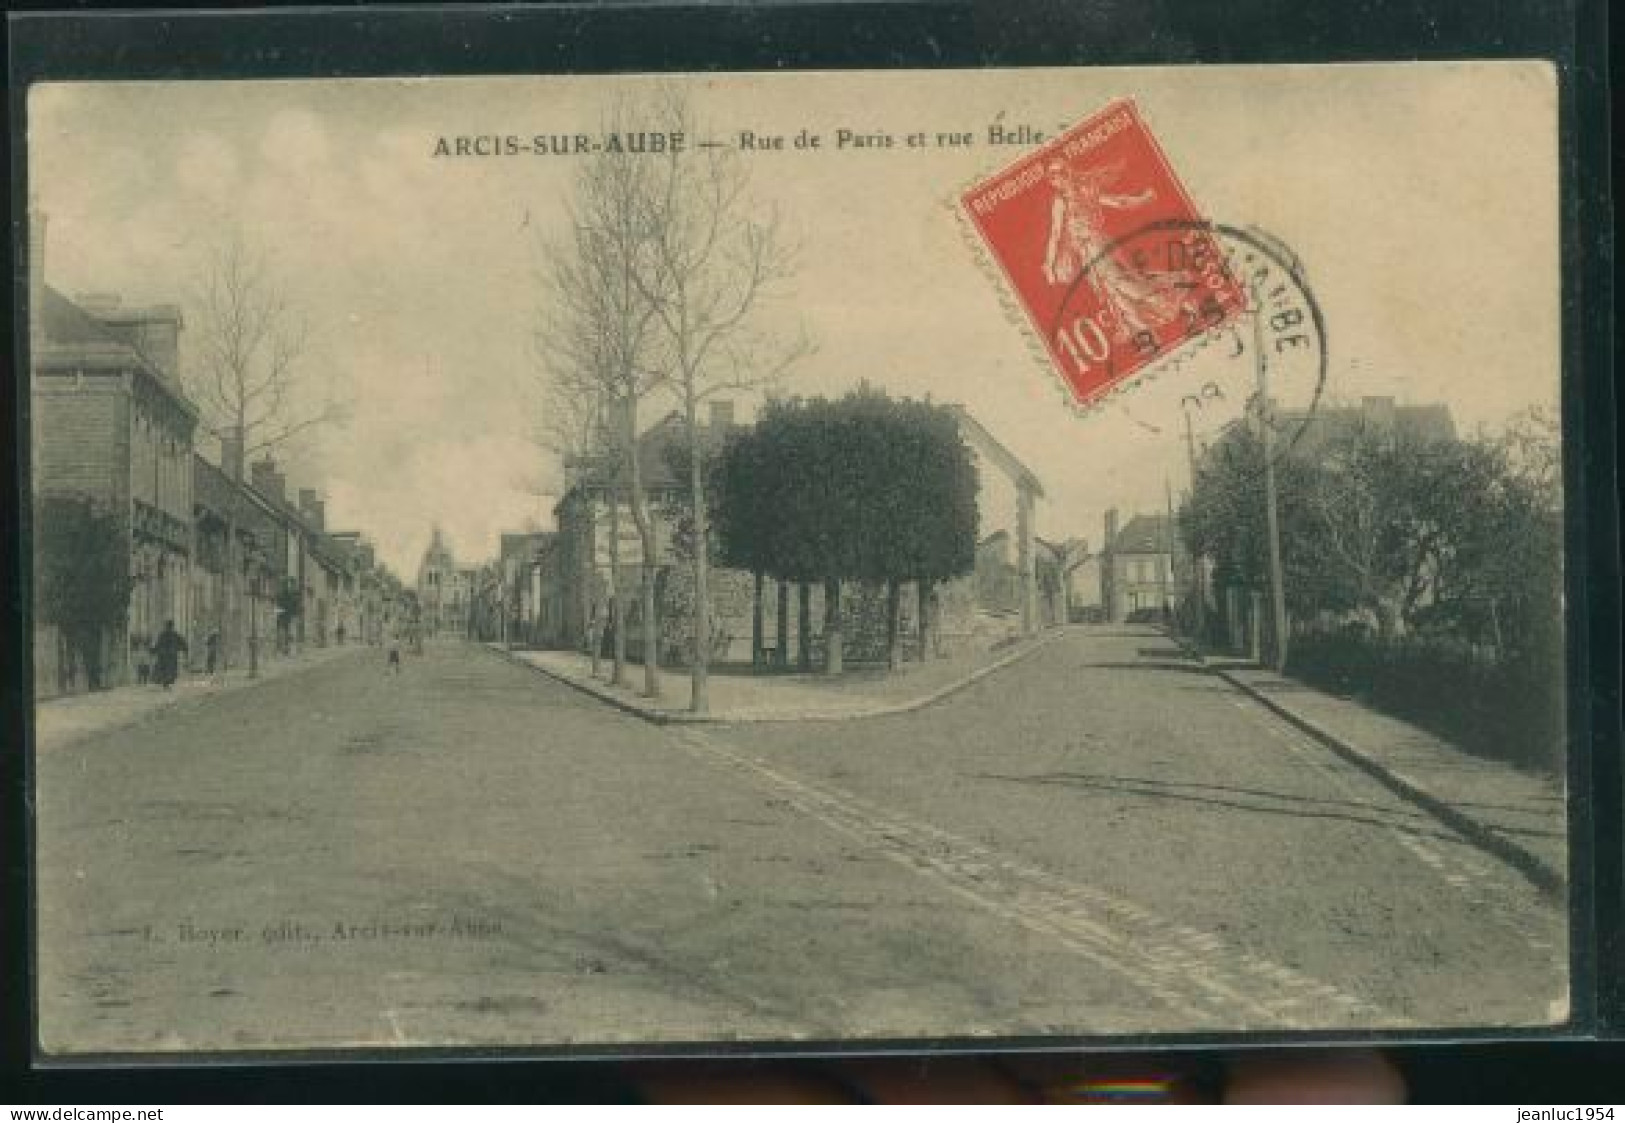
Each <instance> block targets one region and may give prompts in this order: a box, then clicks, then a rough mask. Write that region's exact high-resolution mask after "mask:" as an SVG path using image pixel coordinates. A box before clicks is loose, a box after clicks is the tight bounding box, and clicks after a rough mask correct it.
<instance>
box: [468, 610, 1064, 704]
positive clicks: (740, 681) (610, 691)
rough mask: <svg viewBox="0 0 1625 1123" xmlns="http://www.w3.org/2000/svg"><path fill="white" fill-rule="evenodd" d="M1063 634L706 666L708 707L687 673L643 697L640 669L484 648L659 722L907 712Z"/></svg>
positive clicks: (665, 679) (573, 656) (671, 676)
mask: <svg viewBox="0 0 1625 1123" xmlns="http://www.w3.org/2000/svg"><path fill="white" fill-rule="evenodd" d="M1062 633H1063V629H1060V628H1053V629H1050V630H1049V631H1046V632H1040V633H1039V634H1038V635H1036V636H1032V637H1029V638H1027V639H1023V640H1018V641H1016V642H1015V643H1012V644H1009V645H1007V646H1004V647H1000V648H996V649H993V650H989V651H976V652H967V653H965V654H962V655H956V656H951V657H948V658H944V659H933V660H932V661H930V662H928V663H905V664H904V665H903V666H902V667H901V668H899V669H898V670H896V671H893V672H887V671H885V670H884V669H881V668H868V667H864V668H859V669H855V670H849V671H847V672H846V673H845V674H842V675H841V676H839V677H838V678H833V679H831V678H827V677H825V676H824V675H821V674H817V673H812V674H802V673H789V672H772V673H767V674H752V673H750V671H749V670H748V669H741V670H737V671H736V670H734V669H733V668H728V669H727V670H723V671H718V670H713V671H712V673H711V678H710V701H711V712H710V713H709V714H706V715H704V716H700V715H696V714H691V713H689V712H688V697H689V689H688V672H687V671H675V670H663V671H662V672H661V675H660V677H661V685H662V689H663V694H662V696H661V697H660V698H658V699H652V700H651V699H648V698H645V697H643V696H642V695H641V694H640V693H639V692H638V691H639V688H640V687H641V686H642V683H643V668H642V666H640V665H638V664H635V663H628V664H627V668H626V670H627V674H626V678H627V683H628V685H627V686H625V687H614V686H611V685H609V683H608V682H606V681H604V678H605V677H607V676H608V674H609V660H607V659H606V660H604V662H603V671H602V676H603V677H600V678H594V677H593V676H592V662H591V660H590V659H588V657H587V656H585V655H582V654H580V653H578V652H574V651H509V650H506V649H505V648H503V647H502V646H501V645H499V644H489V645H487V646H488V647H490V649H491V650H493V651H495V652H496V653H498V654H499V655H503V656H505V657H506V658H509V659H512V660H514V661H515V662H518V663H523V664H524V665H525V666H528V667H531V668H533V669H535V670H537V671H540V672H541V673H542V674H545V675H548V676H549V677H551V678H554V679H557V680H558V681H560V682H562V683H565V684H566V685H568V686H573V687H575V688H576V689H577V690H581V691H584V692H586V693H588V694H591V695H593V696H594V697H595V698H598V699H600V700H602V701H604V702H607V703H609V704H610V705H612V706H615V707H616V708H617V709H621V710H625V711H626V712H628V713H632V714H636V715H637V716H639V717H642V718H645V719H647V720H649V721H654V722H658V723H679V722H696V723H704V722H715V723H736V722H738V723H745V722H776V721H850V720H852V719H855V718H868V717H883V716H885V715H887V714H900V713H908V712H909V711H911V710H917V709H920V708H921V707H922V706H928V705H930V704H931V703H933V702H936V701H938V700H940V699H942V698H946V697H947V696H948V695H950V694H954V693H956V692H958V691H959V690H962V689H964V688H965V687H967V686H969V685H970V684H971V683H973V682H976V681H978V680H980V679H981V678H983V677H984V676H986V675H989V674H992V673H993V672H994V671H997V670H999V669H1000V668H1002V667H1007V666H1009V665H1010V664H1012V663H1015V662H1017V661H1019V660H1021V659H1024V658H1026V657H1027V656H1028V655H1031V654H1033V653H1034V652H1036V651H1039V650H1040V649H1042V648H1043V647H1044V646H1045V645H1046V644H1048V643H1050V642H1051V641H1053V640H1054V639H1056V638H1057V637H1059V636H1060V635H1061V634H1062Z"/></svg>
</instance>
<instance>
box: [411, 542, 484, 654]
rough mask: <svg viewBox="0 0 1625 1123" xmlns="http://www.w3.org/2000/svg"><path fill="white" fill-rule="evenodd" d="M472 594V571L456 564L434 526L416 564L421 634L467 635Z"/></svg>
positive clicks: (454, 558)
mask: <svg viewBox="0 0 1625 1123" xmlns="http://www.w3.org/2000/svg"><path fill="white" fill-rule="evenodd" d="M472 594H473V581H472V576H471V571H467V570H464V569H461V568H459V567H458V565H457V559H456V557H455V556H454V555H453V554H452V552H451V546H450V545H449V544H448V543H447V542H446V539H445V535H443V534H442V533H441V531H440V528H439V527H438V526H437V527H435V528H434V534H433V536H432V538H431V539H430V541H429V547H428V549H426V550H425V551H424V552H423V560H422V561H421V562H420V563H419V564H418V577H417V602H418V611H419V614H420V615H419V627H421V629H422V631H423V635H424V637H425V638H427V637H431V636H456V637H459V638H461V637H464V636H466V635H467V634H468V613H469V600H470V597H471V596H472Z"/></svg>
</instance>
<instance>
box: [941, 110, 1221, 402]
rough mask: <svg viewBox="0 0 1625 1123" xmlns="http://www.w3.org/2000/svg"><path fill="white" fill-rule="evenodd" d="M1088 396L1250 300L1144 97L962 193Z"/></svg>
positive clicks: (1080, 392) (1058, 360)
mask: <svg viewBox="0 0 1625 1123" xmlns="http://www.w3.org/2000/svg"><path fill="white" fill-rule="evenodd" d="M960 202H961V205H962V206H963V207H964V209H965V213H966V214H967V215H968V217H969V218H970V221H971V223H972V224H973V225H974V226H975V228H976V230H977V231H978V233H979V234H980V235H981V237H982V239H983V241H984V242H985V243H986V245H987V248H988V249H989V251H991V253H992V255H993V257H994V259H995V260H996V261H997V262H998V263H999V266H1000V267H1001V268H1002V269H1003V271H1004V276H1005V279H1006V280H1007V281H1008V282H1009V284H1010V286H1011V288H1012V289H1013V290H1014V295H1015V296H1016V298H1017V299H1018V300H1019V301H1020V303H1021V305H1022V307H1023V308H1024V309H1025V310H1026V313H1027V315H1028V317H1029V318H1030V319H1031V321H1032V325H1033V327H1034V328H1035V329H1036V330H1037V332H1038V334H1039V335H1040V336H1041V337H1042V338H1043V340H1044V343H1045V346H1046V347H1047V348H1048V350H1049V354H1050V358H1051V360H1052V361H1053V363H1054V364H1055V367H1056V369H1057V370H1058V371H1059V372H1060V375H1061V378H1062V379H1063V380H1064V381H1065V383H1066V385H1067V386H1068V388H1069V389H1070V390H1071V393H1072V395H1073V398H1074V400H1075V401H1076V402H1077V403H1079V404H1080V405H1086V404H1090V403H1093V402H1095V401H1097V400H1099V399H1100V398H1101V397H1103V396H1104V395H1105V394H1106V393H1108V392H1109V391H1110V390H1111V389H1112V388H1113V387H1115V386H1118V385H1120V384H1122V383H1123V382H1124V381H1125V380H1127V379H1128V378H1131V377H1132V376H1133V375H1135V374H1136V373H1138V372H1139V371H1141V370H1143V369H1145V367H1146V366H1148V365H1149V364H1151V363H1153V362H1155V361H1156V360H1157V359H1158V357H1160V356H1163V355H1167V354H1169V353H1170V352H1172V351H1173V350H1175V349H1177V348H1178V347H1180V345H1181V344H1183V343H1185V341H1187V340H1189V339H1191V338H1192V337H1194V336H1197V335H1200V334H1202V333H1203V332H1205V331H1207V330H1209V329H1211V328H1215V327H1218V326H1220V325H1221V324H1224V323H1225V322H1227V321H1228V320H1230V319H1231V318H1232V317H1233V316H1235V315H1236V314H1237V313H1239V312H1241V311H1242V310H1243V309H1244V308H1245V307H1246V298H1245V296H1244V295H1243V292H1242V289H1241V287H1240V285H1239V284H1237V282H1236V280H1235V278H1234V276H1232V274H1231V272H1230V271H1229V269H1228V268H1227V267H1226V265H1225V261H1224V257H1223V254H1222V252H1221V251H1220V248H1219V245H1218V242H1217V240H1216V239H1215V238H1214V237H1213V235H1212V232H1211V231H1210V230H1209V229H1208V227H1207V225H1206V223H1205V222H1204V221H1203V220H1202V218H1201V217H1200V215H1198V213H1197V211H1196V207H1195V205H1194V204H1193V203H1192V202H1191V199H1190V196H1189V195H1188V194H1186V192H1185V188H1184V187H1183V186H1182V185H1181V184H1180V182H1179V180H1178V178H1177V177H1176V176H1175V175H1174V172H1173V169H1172V168H1171V167H1169V165H1168V160H1167V158H1166V157H1165V156H1164V155H1163V153H1162V149H1161V148H1160V147H1159V146H1158V144H1157V142H1156V140H1155V138H1153V137H1152V135H1151V132H1150V130H1149V129H1147V128H1146V126H1145V122H1144V121H1143V120H1142V119H1141V117H1140V113H1139V110H1138V109H1137V108H1136V107H1135V105H1134V103H1133V102H1132V101H1128V100H1123V101H1115V102H1112V103H1111V104H1110V105H1108V106H1106V107H1105V108H1104V109H1102V110H1101V111H1100V112H1099V113H1096V114H1095V115H1094V116H1092V117H1090V118H1088V119H1087V120H1085V121H1083V122H1081V123H1080V124H1078V125H1076V126H1075V127H1073V128H1071V129H1069V130H1068V131H1066V132H1064V133H1062V134H1061V135H1060V136H1058V137H1056V138H1055V139H1054V140H1052V141H1050V142H1048V143H1046V144H1045V145H1043V146H1042V147H1040V148H1038V149H1037V150H1035V151H1033V152H1031V153H1029V154H1028V155H1026V156H1025V157H1023V158H1022V159H1020V160H1018V161H1016V162H1015V163H1014V164H1012V165H1011V166H1009V167H1008V168H1005V169H1004V170H1003V171H1002V172H1000V173H998V174H997V175H995V176H992V177H991V178H989V179H987V180H984V181H983V182H981V183H979V184H976V185H975V186H974V187H972V188H970V189H969V190H968V191H966V192H965V193H964V195H963V196H961V199H960Z"/></svg>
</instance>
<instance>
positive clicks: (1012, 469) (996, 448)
mask: <svg viewBox="0 0 1625 1123" xmlns="http://www.w3.org/2000/svg"><path fill="white" fill-rule="evenodd" d="M948 408H949V409H950V410H952V411H953V414H954V417H955V418H956V419H957V420H958V421H959V428H960V431H961V432H963V433H964V434H965V439H966V440H968V441H970V443H971V444H972V445H973V446H975V447H976V448H977V449H978V450H979V451H980V452H981V453H982V455H984V456H986V457H987V458H988V459H989V460H991V461H993V463H994V464H996V465H998V467H999V468H1000V469H1001V470H1002V471H1003V472H1004V474H1005V475H1007V476H1009V477H1010V479H1011V480H1012V481H1014V482H1015V483H1016V484H1017V485H1018V486H1019V487H1022V488H1025V489H1026V490H1027V491H1030V492H1032V493H1033V495H1034V496H1035V497H1036V498H1039V499H1042V498H1043V497H1044V485H1043V484H1042V483H1040V482H1039V480H1038V477H1037V476H1035V475H1034V474H1033V471H1032V469H1031V468H1029V467H1027V465H1025V464H1023V463H1022V462H1021V459H1020V458H1019V457H1017V456H1016V454H1015V453H1013V452H1011V451H1010V450H1009V449H1008V448H1006V447H1005V446H1004V444H1003V443H1001V442H1000V441H999V439H998V438H996V437H995V436H994V435H993V434H992V433H990V432H988V431H987V429H986V428H985V427H984V426H983V425H982V423H981V422H980V421H978V420H976V418H974V417H972V416H971V415H970V411H969V410H967V409H966V408H965V407H964V406H961V405H950V406H949V407H948Z"/></svg>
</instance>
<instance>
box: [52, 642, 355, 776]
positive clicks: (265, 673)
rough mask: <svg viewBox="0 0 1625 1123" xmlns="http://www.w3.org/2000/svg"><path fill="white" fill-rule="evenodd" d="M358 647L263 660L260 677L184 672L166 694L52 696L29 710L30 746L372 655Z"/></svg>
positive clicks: (125, 690) (242, 671) (150, 690)
mask: <svg viewBox="0 0 1625 1123" xmlns="http://www.w3.org/2000/svg"><path fill="white" fill-rule="evenodd" d="M375 650H376V649H375V648H369V647H367V646H365V645H363V644H347V645H345V646H343V647H316V648H310V649H308V650H306V651H303V652H301V653H300V654H298V655H295V656H291V657H277V658H272V659H267V660H265V661H264V662H262V663H261V664H260V667H259V674H258V676H256V677H254V678H249V677H248V671H247V669H246V668H241V667H233V668H232V669H231V670H230V671H227V672H225V673H224V674H221V675H218V676H216V678H215V679H214V680H211V679H209V678H208V677H206V676H205V675H203V674H201V673H199V674H186V675H183V676H182V678H181V679H180V681H179V682H177V683H176V684H175V685H174V687H173V688H172V689H170V690H164V689H163V688H162V687H158V686H120V687H115V688H114V689H112V690H98V691H95V692H94V693H89V694H70V695H67V696H66V697H62V698H51V699H47V700H46V701H43V702H40V703H38V704H37V705H36V706H35V707H34V748H35V751H37V752H50V751H52V750H54V749H59V748H61V747H62V746H63V745H68V744H72V743H73V742H75V741H79V740H82V739H83V738H86V737H91V736H94V735H96V734H98V733H105V732H107V731H109V730H112V729H118V728H120V727H122V726H126V725H133V724H135V723H136V722H138V721H143V720H145V719H146V718H147V717H149V716H150V715H152V714H154V713H156V712H158V711H159V710H168V709H172V708H174V707H176V706H184V705H191V704H195V703H199V702H203V701H206V700H208V699H209V698H213V697H215V696H216V695H219V694H225V693H229V692H231V691H235V690H243V689H246V688H248V687H251V686H257V685H259V684H260V683H263V682H269V681H271V680H272V679H276V678H281V677H282V676H283V675H287V674H292V673H294V672H296V671H302V670H306V669H308V668H310V667H314V666H318V665H320V664H322V663H325V662H328V661H330V660H332V659H336V658H339V657H340V656H342V655H344V654H346V653H354V652H357V651H375Z"/></svg>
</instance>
